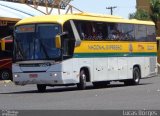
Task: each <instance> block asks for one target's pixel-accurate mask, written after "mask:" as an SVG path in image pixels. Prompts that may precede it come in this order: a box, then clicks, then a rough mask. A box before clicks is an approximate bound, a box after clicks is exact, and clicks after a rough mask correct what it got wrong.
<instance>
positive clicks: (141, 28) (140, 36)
mask: <svg viewBox="0 0 160 116" xmlns="http://www.w3.org/2000/svg"><path fill="white" fill-rule="evenodd" d="M135 39H136V41H146V40H147V28H146V26H145V25H135Z"/></svg>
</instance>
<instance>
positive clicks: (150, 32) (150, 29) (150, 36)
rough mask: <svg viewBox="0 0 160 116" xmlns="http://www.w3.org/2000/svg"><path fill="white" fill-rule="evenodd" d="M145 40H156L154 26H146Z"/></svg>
mask: <svg viewBox="0 0 160 116" xmlns="http://www.w3.org/2000/svg"><path fill="white" fill-rule="evenodd" d="M147 41H150V42H153V41H154V42H155V41H156V33H155V26H147Z"/></svg>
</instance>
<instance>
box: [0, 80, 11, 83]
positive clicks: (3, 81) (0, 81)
mask: <svg viewBox="0 0 160 116" xmlns="http://www.w3.org/2000/svg"><path fill="white" fill-rule="evenodd" d="M9 83H12V81H11V80H0V84H9Z"/></svg>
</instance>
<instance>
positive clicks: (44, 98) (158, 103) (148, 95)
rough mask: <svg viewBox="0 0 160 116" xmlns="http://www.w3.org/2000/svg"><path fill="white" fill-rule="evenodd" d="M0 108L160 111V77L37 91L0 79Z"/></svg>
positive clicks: (28, 86) (33, 86)
mask: <svg viewBox="0 0 160 116" xmlns="http://www.w3.org/2000/svg"><path fill="white" fill-rule="evenodd" d="M0 109H17V110H22V109H25V110H26V109H50V110H53V109H61V110H63V109H64V110H66V109H68V110H70V109H74V110H82V109H85V110H106V109H119V110H123V109H148V110H156V109H157V110H158V109H159V110H160V76H157V77H152V78H148V79H143V80H141V84H140V85H138V86H124V85H123V83H112V85H109V86H108V87H107V88H101V89H94V88H93V87H92V85H91V84H89V86H88V88H87V90H84V91H81V90H77V88H76V87H58V88H57V87H56V88H50V87H48V90H47V92H46V93H38V92H37V90H36V86H35V85H27V86H15V85H14V84H13V83H11V82H2V81H1V82H0Z"/></svg>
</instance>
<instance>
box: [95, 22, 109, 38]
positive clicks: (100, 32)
mask: <svg viewBox="0 0 160 116" xmlns="http://www.w3.org/2000/svg"><path fill="white" fill-rule="evenodd" d="M93 24H94V32H93V39H94V40H105V39H106V37H107V36H108V30H107V29H106V28H107V24H106V23H103V22H93Z"/></svg>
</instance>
